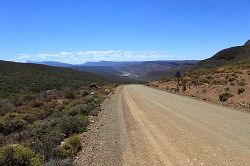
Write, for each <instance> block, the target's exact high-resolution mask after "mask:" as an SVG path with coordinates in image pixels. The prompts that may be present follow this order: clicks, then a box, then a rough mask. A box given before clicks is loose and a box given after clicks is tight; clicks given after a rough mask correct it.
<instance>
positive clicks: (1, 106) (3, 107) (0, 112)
mask: <svg viewBox="0 0 250 166" xmlns="http://www.w3.org/2000/svg"><path fill="white" fill-rule="evenodd" d="M15 110H16V107H15V105H14V104H12V103H11V102H10V101H9V100H6V99H5V100H0V116H4V115H5V114H7V113H8V112H14V111H15Z"/></svg>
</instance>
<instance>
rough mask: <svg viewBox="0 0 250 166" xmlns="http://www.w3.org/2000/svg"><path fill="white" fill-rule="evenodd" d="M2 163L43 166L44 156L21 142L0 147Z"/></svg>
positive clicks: (4, 165) (3, 164)
mask: <svg viewBox="0 0 250 166" xmlns="http://www.w3.org/2000/svg"><path fill="white" fill-rule="evenodd" d="M0 165H2V166H12V165H13V166H14V165H16V166H41V165H42V158H41V157H40V156H38V155H36V154H35V153H34V152H33V151H32V150H31V149H30V148H28V147H24V146H22V145H19V144H10V145H6V146H4V147H2V148H1V149H0Z"/></svg>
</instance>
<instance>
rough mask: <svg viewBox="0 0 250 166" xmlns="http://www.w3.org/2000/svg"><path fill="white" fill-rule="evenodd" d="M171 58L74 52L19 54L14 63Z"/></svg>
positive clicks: (151, 54) (158, 53) (148, 53)
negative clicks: (28, 61)
mask: <svg viewBox="0 0 250 166" xmlns="http://www.w3.org/2000/svg"><path fill="white" fill-rule="evenodd" d="M170 57H172V56H171V55H170V54H168V53H166V52H164V51H116V50H107V51H76V52H58V53H49V52H46V53H38V54H33V55H31V54H20V55H18V56H17V57H16V59H15V60H16V61H22V62H24V61H27V60H31V61H60V62H64V63H72V64H81V63H84V62H87V61H101V60H106V61H150V60H167V59H169V58H170Z"/></svg>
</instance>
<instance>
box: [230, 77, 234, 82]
mask: <svg viewBox="0 0 250 166" xmlns="http://www.w3.org/2000/svg"><path fill="white" fill-rule="evenodd" d="M235 80H236V78H234V77H232V78H229V79H228V82H233V81H235Z"/></svg>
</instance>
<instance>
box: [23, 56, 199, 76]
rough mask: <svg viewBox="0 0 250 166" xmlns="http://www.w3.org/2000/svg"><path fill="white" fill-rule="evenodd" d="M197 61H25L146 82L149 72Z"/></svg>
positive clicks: (165, 69)
mask: <svg viewBox="0 0 250 166" xmlns="http://www.w3.org/2000/svg"><path fill="white" fill-rule="evenodd" d="M197 62H198V61H195V60H184V61H175V60H172V61H125V62H114V61H100V62H86V63H84V64H80V65H72V64H66V63H60V62H54V61H43V62H33V61H27V63H35V64H43V65H48V66H56V67H67V68H72V69H75V70H78V71H88V72H92V73H98V74H101V75H108V76H119V77H126V78H132V79H136V80H143V81H147V80H150V79H148V78H147V77H144V76H145V75H147V74H148V73H151V72H164V71H167V70H169V69H171V68H173V67H180V66H185V65H193V64H196V63H197Z"/></svg>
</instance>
